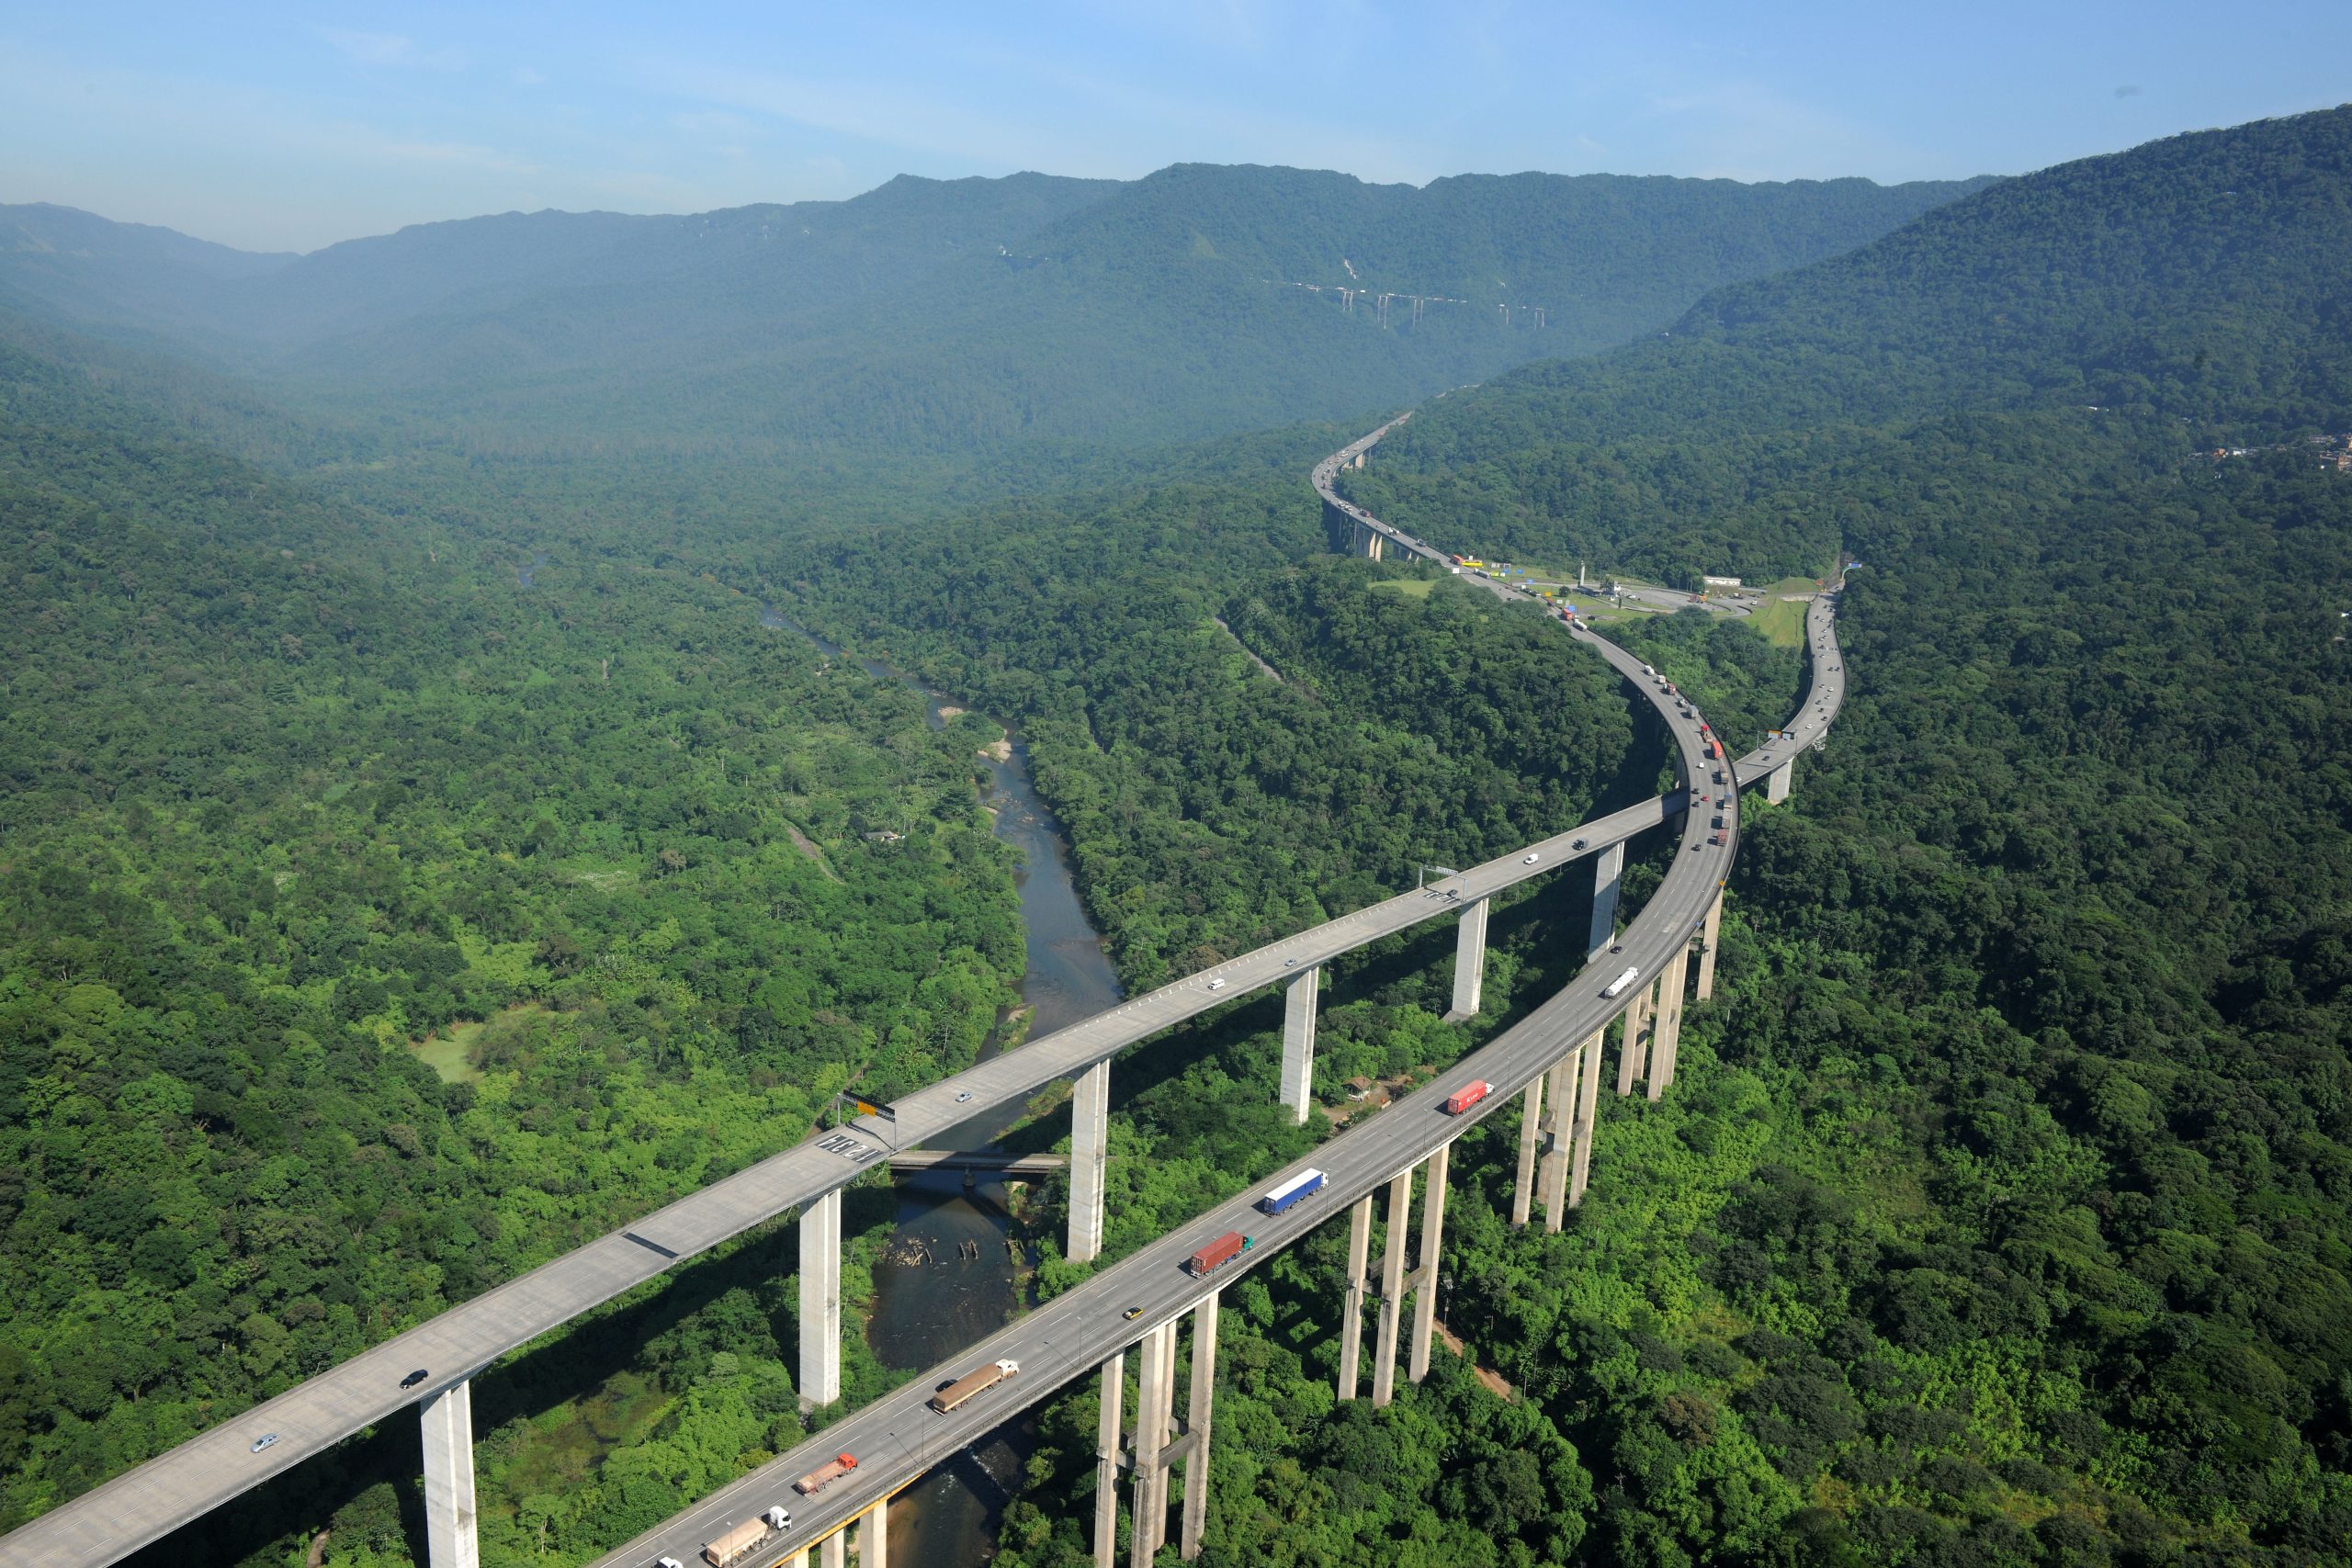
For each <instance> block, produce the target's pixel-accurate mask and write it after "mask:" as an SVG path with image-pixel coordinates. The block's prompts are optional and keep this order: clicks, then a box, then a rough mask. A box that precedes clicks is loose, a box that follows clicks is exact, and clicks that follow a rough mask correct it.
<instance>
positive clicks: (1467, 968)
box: [1445, 898, 1487, 1023]
mask: <svg viewBox="0 0 2352 1568" xmlns="http://www.w3.org/2000/svg"><path fill="white" fill-rule="evenodd" d="M1486 984H1487V900H1485V899H1484V898H1479V899H1475V900H1473V901H1472V902H1471V903H1469V904H1466V905H1464V907H1463V910H1462V919H1461V920H1460V922H1459V923H1458V924H1457V925H1456V926H1455V927H1454V937H1453V1008H1452V1009H1451V1010H1448V1011H1447V1013H1446V1015H1445V1021H1446V1022H1448V1023H1460V1022H1461V1021H1463V1020H1464V1019H1465V1018H1476V1017H1477V1016H1478V998H1479V996H1480V994H1481V993H1482V992H1483V991H1484V990H1485V989H1486Z"/></svg>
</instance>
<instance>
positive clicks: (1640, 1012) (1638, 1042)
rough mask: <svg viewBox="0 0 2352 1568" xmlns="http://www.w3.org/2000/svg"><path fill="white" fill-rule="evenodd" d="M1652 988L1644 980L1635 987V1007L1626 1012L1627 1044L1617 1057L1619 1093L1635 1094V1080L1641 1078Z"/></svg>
mask: <svg viewBox="0 0 2352 1568" xmlns="http://www.w3.org/2000/svg"><path fill="white" fill-rule="evenodd" d="M1649 1002H1650V987H1649V982H1648V981H1646V980H1644V981H1642V982H1640V983H1639V984H1637V985H1636V986H1635V987H1634V1005H1633V1006H1631V1007H1629V1008H1627V1009H1626V1010H1625V1043H1624V1046H1623V1049H1622V1050H1620V1051H1619V1053H1618V1055H1617V1092H1618V1093H1619V1094H1621V1095H1622V1094H1631V1093H1633V1092H1634V1079H1635V1078H1637V1077H1640V1076H1641V1071H1642V1055H1643V1053H1644V1051H1645V1050H1646V1049H1647V1048H1646V1047H1645V1045H1644V1044H1643V1043H1642V1023H1643V1021H1644V1020H1645V1018H1646V1017H1647V1015H1648V1013H1649Z"/></svg>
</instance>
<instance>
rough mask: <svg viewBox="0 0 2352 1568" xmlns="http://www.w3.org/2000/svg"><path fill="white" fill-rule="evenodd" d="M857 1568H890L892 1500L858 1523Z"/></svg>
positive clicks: (881, 1504)
mask: <svg viewBox="0 0 2352 1568" xmlns="http://www.w3.org/2000/svg"><path fill="white" fill-rule="evenodd" d="M857 1568H890V1499H888V1497H885V1498H883V1499H882V1501H880V1502H879V1503H876V1504H875V1505H874V1508H873V1511H872V1512H870V1513H868V1514H867V1515H866V1516H865V1517H864V1518H862V1519H860V1520H858V1521H857Z"/></svg>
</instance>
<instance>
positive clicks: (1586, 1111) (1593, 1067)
mask: <svg viewBox="0 0 2352 1568" xmlns="http://www.w3.org/2000/svg"><path fill="white" fill-rule="evenodd" d="M1608 1036H1609V1026H1608V1025H1607V1024H1605V1023H1604V1024H1602V1025H1601V1026H1600V1028H1599V1029H1596V1030H1594V1031H1593V1032H1592V1038H1591V1039H1589V1040H1588V1041H1586V1042H1585V1043H1584V1074H1583V1083H1582V1085H1581V1086H1580V1087H1579V1089H1578V1090H1577V1113H1576V1119H1575V1121H1574V1122H1572V1123H1571V1125H1570V1128H1569V1138H1570V1141H1571V1142H1573V1143H1574V1144H1575V1145H1576V1157H1575V1159H1574V1160H1573V1161H1572V1162H1571V1164H1570V1166H1569V1168H1568V1207H1569V1208H1571V1209H1573V1208H1576V1207H1577V1206H1578V1205H1579V1204H1581V1203H1582V1202H1583V1201H1584V1188H1585V1179H1586V1176H1587V1175H1588V1173H1589V1172H1590V1171H1591V1169H1592V1127H1593V1122H1595V1121H1596V1120H1597V1119H1598V1112H1599V1111H1600V1051H1601V1044H1602V1043H1603V1042H1604V1041H1605V1040H1606V1039H1607V1038H1608Z"/></svg>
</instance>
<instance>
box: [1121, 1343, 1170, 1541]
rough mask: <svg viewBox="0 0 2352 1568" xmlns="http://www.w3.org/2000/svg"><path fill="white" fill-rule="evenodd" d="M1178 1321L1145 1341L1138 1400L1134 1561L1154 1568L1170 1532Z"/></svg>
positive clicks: (1132, 1535) (1132, 1537) (1131, 1537)
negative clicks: (1167, 1457) (1164, 1457)
mask: <svg viewBox="0 0 2352 1568" xmlns="http://www.w3.org/2000/svg"><path fill="white" fill-rule="evenodd" d="M1175 1384H1176V1320H1175V1319H1174V1318H1172V1317H1171V1318H1170V1319H1169V1320H1168V1321H1167V1322H1166V1323H1163V1324H1161V1325H1159V1327H1158V1328H1155V1329H1153V1330H1152V1331H1151V1332H1150V1333H1148V1334H1147V1335H1145V1336H1144V1337H1143V1377H1142V1379H1141V1386H1140V1387H1139V1388H1138V1389H1137V1391H1136V1393H1137V1397H1136V1479H1135V1524H1134V1528H1133V1529H1132V1530H1131V1531H1130V1532H1129V1536H1130V1540H1129V1555H1128V1559H1127V1560H1128V1562H1132V1563H1133V1564H1134V1565H1135V1568H1150V1563H1151V1559H1152V1556H1153V1554H1154V1553H1156V1552H1157V1551H1159V1543H1160V1540H1162V1538H1163V1537H1164V1536H1165V1535H1166V1534H1167V1530H1168V1467H1167V1466H1165V1465H1163V1464H1161V1463H1160V1462H1159V1450H1161V1449H1163V1448H1165V1447H1167V1446H1168V1425H1169V1418H1170V1414H1171V1401H1172V1400H1173V1398H1174V1395H1175V1392H1176V1388H1175Z"/></svg>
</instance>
